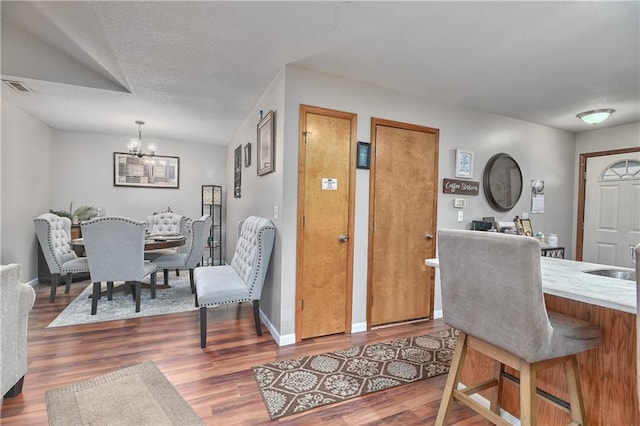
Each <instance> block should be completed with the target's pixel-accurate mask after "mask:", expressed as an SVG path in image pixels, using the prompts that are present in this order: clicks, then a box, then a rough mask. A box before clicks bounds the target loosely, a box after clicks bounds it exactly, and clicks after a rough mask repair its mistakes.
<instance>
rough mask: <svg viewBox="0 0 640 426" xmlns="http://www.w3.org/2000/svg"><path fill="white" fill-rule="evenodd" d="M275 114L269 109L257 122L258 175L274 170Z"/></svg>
mask: <svg viewBox="0 0 640 426" xmlns="http://www.w3.org/2000/svg"><path fill="white" fill-rule="evenodd" d="M274 122H275V114H274V112H273V111H269V112H268V113H267V114H266V115H265V116H264V117H263V118H262V119H261V120H260V122H259V123H258V146H257V149H256V163H257V167H258V176H262V175H266V174H267V173H271V172H273V171H274V170H275V158H276V157H275V151H274V148H275V147H274V140H275V123H274Z"/></svg>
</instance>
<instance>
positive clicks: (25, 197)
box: [0, 100, 54, 282]
mask: <svg viewBox="0 0 640 426" xmlns="http://www.w3.org/2000/svg"><path fill="white" fill-rule="evenodd" d="M53 133H54V132H53V131H52V130H51V128H49V127H48V126H46V125H44V124H43V123H42V122H40V121H38V120H36V119H35V118H33V117H32V116H30V115H29V114H27V113H25V112H24V111H22V110H21V109H19V108H17V107H16V106H14V105H13V104H11V103H9V102H6V101H5V100H2V136H1V139H0V159H1V162H0V164H1V165H0V172H1V179H2V185H1V186H2V194H1V197H0V249H1V250H0V254H1V255H0V257H1V259H0V262H1V263H2V264H3V265H4V264H7V263H19V264H20V265H21V266H22V272H21V273H22V281H23V282H28V281H31V280H32V279H33V278H35V277H36V276H37V257H38V251H37V250H38V246H37V242H36V237H35V228H34V227H33V218H35V217H36V216H38V215H39V214H40V213H42V212H44V211H48V209H49V207H50V206H51V200H52V199H53V195H52V193H51V188H52V185H51V178H52V170H53V163H52V161H51V153H52V151H53V145H54V136H53Z"/></svg>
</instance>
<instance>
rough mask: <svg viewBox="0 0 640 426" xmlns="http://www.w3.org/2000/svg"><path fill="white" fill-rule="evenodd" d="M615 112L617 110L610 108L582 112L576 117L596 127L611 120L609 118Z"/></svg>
mask: <svg viewBox="0 0 640 426" xmlns="http://www.w3.org/2000/svg"><path fill="white" fill-rule="evenodd" d="M614 112H616V110H615V109H610V108H608V109H594V110H592V111H585V112H581V113H580V114H578V115H576V117H578V118H579V119H580V120H582V121H584V122H585V123H587V124H593V125H594V126H595V125H596V124H600V123H602V122H603V121H604V120H606V119H607V118H609V116H610V115H611V114H613V113H614Z"/></svg>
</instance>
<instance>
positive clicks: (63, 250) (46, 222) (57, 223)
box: [33, 213, 78, 274]
mask: <svg viewBox="0 0 640 426" xmlns="http://www.w3.org/2000/svg"><path fill="white" fill-rule="evenodd" d="M33 222H34V225H35V227H36V235H37V236H38V241H40V246H41V247H42V253H43V254H44V257H45V259H46V260H47V265H48V266H49V271H50V272H51V273H52V274H60V273H61V270H60V268H61V266H62V264H63V263H65V262H68V261H69V260H73V259H76V258H77V257H78V256H77V255H76V252H74V251H73V248H72V247H71V220H69V218H68V217H60V216H58V215H55V214H53V213H43V214H41V215H40V216H38V217H37V218H35V219H34V221H33Z"/></svg>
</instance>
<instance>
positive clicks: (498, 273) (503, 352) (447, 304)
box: [436, 230, 600, 426]
mask: <svg viewBox="0 0 640 426" xmlns="http://www.w3.org/2000/svg"><path fill="white" fill-rule="evenodd" d="M438 253H439V254H438V258H439V264H440V265H439V267H440V283H441V288H442V308H443V315H444V321H445V322H446V323H447V324H449V325H451V326H452V327H455V328H457V329H458V330H460V334H459V337H458V341H457V344H456V350H455V352H454V355H453V360H452V363H451V368H450V370H449V376H448V378H447V382H446V384H445V388H444V392H443V395H442V401H441V403H440V409H439V411H438V416H437V419H436V425H444V424H447V422H448V417H449V414H450V412H451V407H452V405H453V402H454V400H457V401H459V402H461V403H463V404H464V405H466V406H468V407H470V408H471V409H473V410H474V411H476V412H477V413H478V414H480V415H481V416H483V417H484V418H486V419H487V420H489V421H490V422H492V423H493V424H496V425H509V424H510V423H509V422H507V421H506V420H505V419H504V418H502V417H500V402H501V401H500V399H501V391H502V386H503V380H504V377H505V375H506V374H505V366H508V367H510V368H513V369H515V370H518V371H519V373H520V379H519V382H520V422H521V424H522V425H523V426H529V425H536V390H537V386H536V374H537V372H538V371H541V370H543V369H546V368H548V367H551V366H554V365H558V364H562V365H564V371H565V377H566V380H567V387H568V395H569V401H566V402H565V401H562V400H561V399H560V398H557V397H555V396H553V395H551V396H550V395H549V394H546V393H544V392H541V393H540V394H541V396H542V397H544V398H545V399H547V400H548V401H549V402H551V403H552V404H554V405H555V406H557V407H559V408H562V409H564V410H566V411H568V412H569V413H570V415H571V417H572V419H573V423H571V424H572V425H578V424H579V425H583V424H586V418H585V411H584V404H583V400H582V391H581V386H580V377H579V374H578V364H577V358H576V354H577V353H579V352H583V351H587V350H589V349H592V348H595V347H597V346H599V345H600V329H599V328H598V327H596V326H595V325H592V324H590V323H588V322H586V321H582V320H579V319H577V318H573V317H570V316H567V315H562V314H560V313H557V312H553V311H547V309H546V306H545V302H544V296H543V293H542V278H541V271H540V243H539V242H538V241H537V240H536V239H534V238H531V237H523V236H516V235H506V234H498V233H492V232H478V231H463V230H441V231H439V236H438ZM468 349H474V350H476V351H478V352H480V353H482V354H484V355H486V356H488V357H490V358H492V359H493V360H495V361H497V363H498V364H496V367H497V368H496V369H495V373H494V377H493V378H491V379H489V380H486V381H484V382H482V383H479V384H472V385H469V386H466V387H465V388H464V389H460V390H459V389H458V384H459V381H460V375H461V373H462V369H463V366H464V362H465V356H466V354H467V350H468ZM516 380H517V379H516ZM487 389H493V390H494V392H493V393H492V399H493V400H492V401H491V405H490V409H487V408H486V407H485V406H483V405H482V404H481V403H479V402H478V401H477V400H475V399H474V398H472V396H471V395H473V394H475V393H477V392H480V391H483V390H487Z"/></svg>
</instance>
